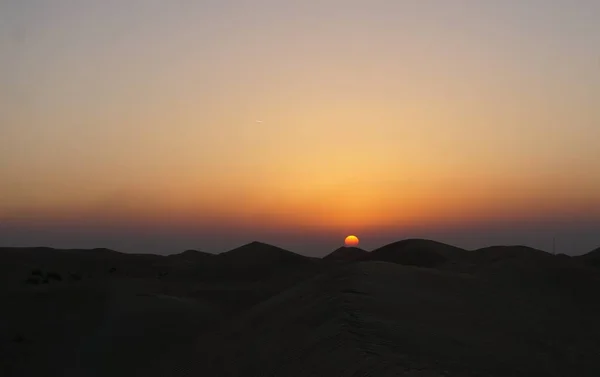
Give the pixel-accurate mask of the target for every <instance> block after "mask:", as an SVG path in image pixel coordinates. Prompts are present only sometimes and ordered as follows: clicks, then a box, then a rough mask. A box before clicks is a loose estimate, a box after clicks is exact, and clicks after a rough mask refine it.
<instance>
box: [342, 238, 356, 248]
mask: <svg viewBox="0 0 600 377" xmlns="http://www.w3.org/2000/svg"><path fill="white" fill-rule="evenodd" d="M344 244H346V246H358V237H356V236H348V237H346V239H345V240H344Z"/></svg>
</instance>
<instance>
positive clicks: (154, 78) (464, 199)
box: [0, 0, 600, 255]
mask: <svg viewBox="0 0 600 377" xmlns="http://www.w3.org/2000/svg"><path fill="white" fill-rule="evenodd" d="M599 19H600V2H599V1H596V0H588V1H586V0H562V1H558V0H519V1H517V0H504V1H486V0H436V1H434V0H418V1H417V0H414V1H408V0H405V1H402V0H390V1H378V0H369V1H367V0H363V1H352V0H343V1H341V0H340V1H327V0H319V1H309V0H302V1H279V0H277V1H276V0H268V1H267V0H252V1H227V0H210V1H191V0H178V1H162V0H161V1H157V0H127V1H124V0H103V1H96V0H87V1H86V0H54V1H44V0H38V1H36V0H4V1H1V2H0V49H1V50H0V51H1V53H0V244H2V245H7V246H8V245H22V246H31V245H47V246H56V247H100V246H102V247H111V248H115V249H118V250H122V251H136V252H156V253H172V252H179V251H182V250H183V249H186V248H196V249H202V250H205V251H214V252H220V251H224V250H226V249H228V248H231V247H234V246H238V245H239V244H242V243H245V242H249V241H252V240H254V239H259V240H263V241H265V242H272V243H275V244H277V245H279V246H282V247H286V248H288V249H290V250H293V251H296V252H300V253H303V254H309V255H323V254H324V253H325V252H328V251H330V250H331V248H333V247H337V246H340V245H342V243H343V239H344V237H345V236H346V235H347V234H350V233H354V234H357V235H358V236H359V237H360V238H361V241H362V243H361V245H362V246H364V247H365V248H373V247H377V246H381V245H382V244H384V243H386V242H389V241H394V240H397V239H400V238H405V237H426V238H434V239H437V240H440V241H443V242H450V243H453V244H455V245H457V246H463V247H469V248H474V247H480V246H487V245H490V244H517V243H520V244H527V245H530V246H534V247H539V248H542V249H545V250H549V248H550V247H551V245H552V238H553V237H556V238H557V246H558V247H559V251H562V252H565V253H570V254H579V253H583V252H587V251H590V250H591V249H593V248H595V247H597V246H600V151H599V148H598V145H599V143H600V23H599V22H598V20H599Z"/></svg>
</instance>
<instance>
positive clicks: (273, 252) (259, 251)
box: [219, 241, 311, 266]
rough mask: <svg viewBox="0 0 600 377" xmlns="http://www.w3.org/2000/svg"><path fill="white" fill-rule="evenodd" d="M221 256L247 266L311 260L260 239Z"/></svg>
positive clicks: (220, 255)
mask: <svg viewBox="0 0 600 377" xmlns="http://www.w3.org/2000/svg"><path fill="white" fill-rule="evenodd" d="M219 257H220V258H221V259H222V260H227V261H231V262H232V263H239V264H243V265H245V266H253V265H263V264H269V263H308V262H310V260H311V258H308V257H305V256H303V255H300V254H296V253H293V252H291V251H288V250H285V249H282V248H280V247H277V246H273V245H269V244H266V243H262V242H258V241H254V242H251V243H249V244H246V245H243V246H240V247H237V248H235V249H233V250H230V251H227V252H224V253H221V254H219Z"/></svg>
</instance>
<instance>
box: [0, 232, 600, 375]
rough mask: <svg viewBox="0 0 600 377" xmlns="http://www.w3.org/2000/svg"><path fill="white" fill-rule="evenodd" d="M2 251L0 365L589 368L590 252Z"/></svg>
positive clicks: (598, 339)
mask: <svg viewBox="0 0 600 377" xmlns="http://www.w3.org/2000/svg"><path fill="white" fill-rule="evenodd" d="M332 254H333V255H334V256H335V257H332V256H329V257H328V258H324V259H317V258H308V257H304V256H302V255H299V254H294V253H291V252H289V251H286V250H283V249H280V248H278V247H275V246H271V245H266V244H263V243H259V242H253V243H251V244H248V245H244V246H242V247H240V248H237V249H234V250H232V251H229V252H226V253H222V254H219V255H213V254H210V253H203V252H200V251H193V250H189V251H186V252H183V253H180V254H175V255H170V256H158V255H143V254H138V255H133V254H124V253H119V252H116V251H112V250H106V249H95V250H55V249H50V248H4V249H0V273H1V275H0V284H1V286H0V300H1V302H2V310H1V311H0V375H2V376H7V377H8V376H257V377H259V376H582V377H585V376H598V375H600V326H597V319H598V318H600V302H599V301H598V300H597V297H598V294H599V293H600V270H599V269H598V268H597V263H596V261H597V258H596V257H597V255H596V254H597V251H595V252H592V253H590V254H589V255H587V256H581V257H568V256H565V255H559V256H555V255H551V254H548V253H546V252H543V251H540V250H535V249H531V248H527V247H521V246H499V247H490V248H485V249H481V250H463V249H460V248H457V247H453V246H450V245H444V244H441V243H437V242H434V241H428V240H403V241H399V242H396V243H393V244H390V245H386V246H384V247H382V248H379V249H376V250H373V251H371V252H367V251H364V250H354V249H350V250H346V249H339V250H336V251H334V253H332Z"/></svg>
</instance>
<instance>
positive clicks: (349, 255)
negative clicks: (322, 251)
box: [323, 246, 369, 262]
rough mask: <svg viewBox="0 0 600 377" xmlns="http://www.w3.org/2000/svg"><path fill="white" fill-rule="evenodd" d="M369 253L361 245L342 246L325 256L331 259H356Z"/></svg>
mask: <svg viewBox="0 0 600 377" xmlns="http://www.w3.org/2000/svg"><path fill="white" fill-rule="evenodd" d="M368 254H369V252H368V251H366V250H363V249H361V248H360V247H352V246H342V247H340V248H339V249H336V250H334V251H332V252H331V253H329V254H327V255H326V256H324V257H323V259H324V260H329V261H346V262H350V261H355V260H358V259H361V258H364V257H366V256H367V255H368Z"/></svg>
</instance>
